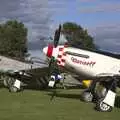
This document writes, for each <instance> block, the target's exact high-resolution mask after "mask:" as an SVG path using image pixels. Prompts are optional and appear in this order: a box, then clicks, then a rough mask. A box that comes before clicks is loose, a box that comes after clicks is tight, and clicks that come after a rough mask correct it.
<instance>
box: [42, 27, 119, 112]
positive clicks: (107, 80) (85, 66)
mask: <svg viewBox="0 0 120 120" xmlns="http://www.w3.org/2000/svg"><path fill="white" fill-rule="evenodd" d="M60 34H61V25H60V26H59V29H58V30H56V32H55V36H54V45H48V46H47V47H45V48H43V52H44V53H45V55H46V56H47V57H49V58H51V60H50V64H51V61H52V60H53V59H55V61H56V62H57V65H59V66H61V67H63V68H66V69H68V70H69V71H72V72H74V73H77V74H78V75H80V76H85V78H87V79H91V80H92V82H91V84H90V86H89V88H88V89H87V90H85V91H84V92H83V94H82V97H83V99H84V100H85V101H92V100H93V99H94V98H96V94H97V93H96V92H95V88H96V84H97V83H100V84H102V86H104V89H103V90H102V91H101V94H98V95H97V98H98V99H97V102H96V108H97V110H99V111H103V112H106V111H111V110H112V108H113V107H114V102H115V97H116V87H120V86H119V82H120V56H119V55H115V54H112V53H107V52H101V51H88V50H84V49H77V48H73V47H68V46H66V45H58V42H59V38H60Z"/></svg>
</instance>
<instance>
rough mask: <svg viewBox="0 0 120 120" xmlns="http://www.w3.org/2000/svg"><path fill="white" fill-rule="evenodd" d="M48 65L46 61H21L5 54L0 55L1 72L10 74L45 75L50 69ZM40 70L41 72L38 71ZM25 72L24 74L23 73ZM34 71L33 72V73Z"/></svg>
mask: <svg viewBox="0 0 120 120" xmlns="http://www.w3.org/2000/svg"><path fill="white" fill-rule="evenodd" d="M47 67H48V65H47V64H45V62H42V63H39V62H21V61H18V60H14V59H11V58H8V57H5V56H0V73H1V74H10V75H14V74H15V75H17V74H19V75H24V76H27V75H28V76H29V75H31V74H38V73H39V74H41V75H42V76H43V75H45V74H46V73H48V72H47V70H48V68H47ZM38 71H39V72H38ZM23 72H24V74H23ZM32 72H33V73H32Z"/></svg>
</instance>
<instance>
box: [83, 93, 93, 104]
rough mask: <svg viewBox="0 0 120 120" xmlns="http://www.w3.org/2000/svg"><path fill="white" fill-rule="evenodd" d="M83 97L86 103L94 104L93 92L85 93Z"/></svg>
mask: <svg viewBox="0 0 120 120" xmlns="http://www.w3.org/2000/svg"><path fill="white" fill-rule="evenodd" d="M81 97H82V100H83V101H85V102H92V100H93V95H92V93H91V92H83V93H82V95H81Z"/></svg>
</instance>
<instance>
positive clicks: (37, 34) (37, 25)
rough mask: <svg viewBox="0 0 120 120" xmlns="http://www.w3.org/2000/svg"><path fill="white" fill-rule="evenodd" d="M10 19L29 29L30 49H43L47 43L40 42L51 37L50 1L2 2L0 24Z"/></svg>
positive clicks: (11, 0)
mask: <svg viewBox="0 0 120 120" xmlns="http://www.w3.org/2000/svg"><path fill="white" fill-rule="evenodd" d="M9 19H17V20H20V21H22V22H23V23H24V24H25V26H26V27H27V28H28V40H29V41H28V45H29V49H33V50H35V49H42V47H43V45H45V42H44V41H40V38H41V37H43V36H47V35H49V24H50V23H51V12H50V11H49V6H48V0H4V1H1V3H0V22H3V21H6V20H9ZM31 44H33V45H31ZM41 44H42V45H41ZM34 45H36V47H34ZM32 47H33V48H32Z"/></svg>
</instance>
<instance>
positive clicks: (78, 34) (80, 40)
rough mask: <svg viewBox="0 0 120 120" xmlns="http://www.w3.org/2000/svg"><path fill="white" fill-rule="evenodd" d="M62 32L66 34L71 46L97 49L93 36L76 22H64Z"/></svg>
mask: <svg viewBox="0 0 120 120" xmlns="http://www.w3.org/2000/svg"><path fill="white" fill-rule="evenodd" d="M62 33H63V34H64V35H65V37H66V39H67V40H68V44H69V45H70V46H73V47H77V48H84V49H92V50H93V49H96V46H95V44H94V42H93V38H92V37H91V36H90V35H89V34H88V32H87V30H86V29H83V28H82V27H81V26H80V25H77V24H76V23H73V22H66V23H64V24H63V30H62Z"/></svg>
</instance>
